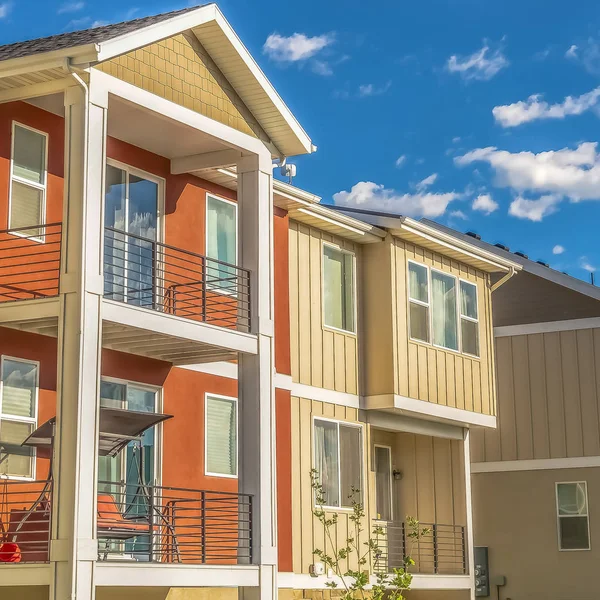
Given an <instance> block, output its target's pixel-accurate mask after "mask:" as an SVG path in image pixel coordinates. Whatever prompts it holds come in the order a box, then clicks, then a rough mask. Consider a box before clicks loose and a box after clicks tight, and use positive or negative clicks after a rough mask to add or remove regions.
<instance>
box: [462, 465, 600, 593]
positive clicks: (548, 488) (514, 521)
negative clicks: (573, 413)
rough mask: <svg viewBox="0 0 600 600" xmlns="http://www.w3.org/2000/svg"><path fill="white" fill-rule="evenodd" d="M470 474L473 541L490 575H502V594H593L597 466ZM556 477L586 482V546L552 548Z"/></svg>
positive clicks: (599, 521) (599, 526)
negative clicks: (485, 550)
mask: <svg viewBox="0 0 600 600" xmlns="http://www.w3.org/2000/svg"><path fill="white" fill-rule="evenodd" d="M472 479H473V512H474V532H475V545H476V546H488V547H489V560H490V572H491V575H492V577H496V576H497V575H504V576H505V577H506V581H507V585H506V587H503V588H502V591H501V597H502V598H512V599H513V600H565V599H569V600H595V599H596V598H598V581H597V577H596V575H595V574H596V573H597V571H598V564H599V563H600V551H599V550H598V548H599V545H598V540H600V516H599V515H598V514H597V513H596V509H597V507H598V498H600V469H599V468H590V469H560V470H548V471H521V472H505V473H485V474H477V475H473V478H472ZM559 481H587V484H588V498H589V504H590V508H589V510H590V535H591V546H592V550H591V551H576V552H560V551H559V550H558V537H557V522H556V499H555V483H556V482H559ZM494 592H495V590H492V597H494Z"/></svg>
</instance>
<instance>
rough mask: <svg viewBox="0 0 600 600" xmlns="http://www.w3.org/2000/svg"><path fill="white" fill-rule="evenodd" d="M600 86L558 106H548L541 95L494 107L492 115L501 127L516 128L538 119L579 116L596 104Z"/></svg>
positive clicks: (569, 97) (571, 97) (599, 95)
mask: <svg viewBox="0 0 600 600" xmlns="http://www.w3.org/2000/svg"><path fill="white" fill-rule="evenodd" d="M598 100H600V86H599V87H597V88H595V89H593V90H592V91H591V92H587V93H586V94H582V95H581V96H576V97H573V96H567V97H566V98H565V99H564V100H563V102H561V103H559V104H548V103H547V102H546V101H545V100H541V95H539V94H536V95H533V96H529V98H528V99H527V100H525V101H523V100H520V101H519V102H515V103H514V104H505V105H502V106H495V107H494V108H493V109H492V113H493V115H494V118H495V119H496V122H497V123H500V125H502V127H516V126H517V125H522V124H523V123H528V122H529V121H536V120H538V119H564V118H565V117H566V116H568V115H580V114H581V113H584V112H585V111H587V110H590V109H591V108H593V107H594V106H596V105H597V104H598Z"/></svg>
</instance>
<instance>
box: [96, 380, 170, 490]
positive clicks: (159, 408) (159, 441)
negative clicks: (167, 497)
mask: <svg viewBox="0 0 600 600" xmlns="http://www.w3.org/2000/svg"><path fill="white" fill-rule="evenodd" d="M100 380H101V381H106V382H108V383H119V384H121V385H125V386H133V387H136V388H139V389H141V390H146V391H148V392H154V394H155V399H156V401H155V408H154V412H156V413H158V414H162V412H163V388H162V387H160V386H157V385H150V384H148V383H143V382H140V381H133V380H132V379H121V378H120V377H105V376H104V375H103V376H102V377H100ZM98 403H100V395H98ZM154 428H155V429H154V433H155V442H156V447H155V448H154V481H153V482H152V484H153V485H155V486H156V485H161V482H162V452H163V423H162V422H161V423H157V424H156V425H154ZM126 463H127V453H126V452H123V450H121V469H122V471H121V473H125V469H126V468H127V464H126ZM97 468H98V467H96V469H97ZM96 479H98V473H96Z"/></svg>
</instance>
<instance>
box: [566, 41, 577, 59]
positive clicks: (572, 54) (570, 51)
mask: <svg viewBox="0 0 600 600" xmlns="http://www.w3.org/2000/svg"><path fill="white" fill-rule="evenodd" d="M577 50H578V48H577V45H576V44H571V46H570V48H569V49H568V50H567V51H566V52H565V56H566V57H567V58H577Z"/></svg>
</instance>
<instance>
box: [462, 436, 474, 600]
mask: <svg viewBox="0 0 600 600" xmlns="http://www.w3.org/2000/svg"><path fill="white" fill-rule="evenodd" d="M470 436H471V432H470V430H469V429H468V428H466V427H465V429H464V443H463V449H464V460H465V499H466V502H465V506H466V509H467V565H468V569H469V577H470V579H471V600H474V598H475V554H474V549H473V548H474V542H473V540H474V537H473V501H472V497H471V439H470Z"/></svg>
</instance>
